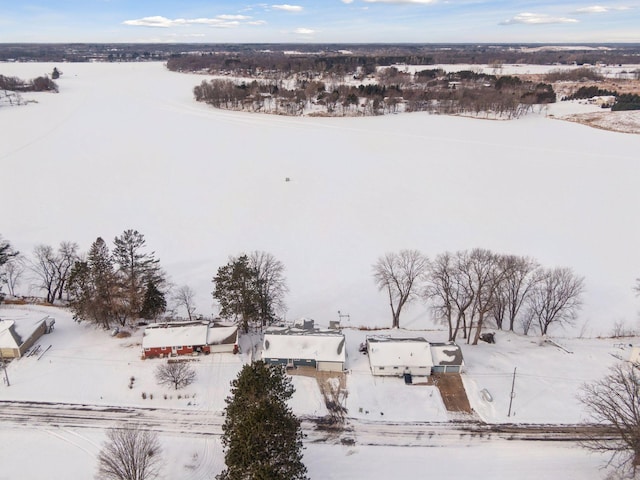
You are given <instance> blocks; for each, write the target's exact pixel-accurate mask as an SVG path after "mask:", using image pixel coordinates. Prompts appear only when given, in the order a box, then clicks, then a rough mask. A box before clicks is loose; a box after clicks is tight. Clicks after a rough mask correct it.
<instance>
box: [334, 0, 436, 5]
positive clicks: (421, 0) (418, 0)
mask: <svg viewBox="0 0 640 480" xmlns="http://www.w3.org/2000/svg"><path fill="white" fill-rule="evenodd" d="M342 1H344V0H342ZM364 1H365V2H366V3H395V4H405V5H407V4H414V5H416V4H421V5H428V4H430V3H436V1H437V0H364Z"/></svg>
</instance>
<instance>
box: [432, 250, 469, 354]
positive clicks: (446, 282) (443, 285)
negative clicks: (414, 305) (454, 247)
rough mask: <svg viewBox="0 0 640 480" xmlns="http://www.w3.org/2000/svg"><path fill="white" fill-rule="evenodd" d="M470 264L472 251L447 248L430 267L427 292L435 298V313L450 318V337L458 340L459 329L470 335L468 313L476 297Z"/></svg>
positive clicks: (447, 319) (448, 320)
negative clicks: (453, 250) (453, 251)
mask: <svg viewBox="0 0 640 480" xmlns="http://www.w3.org/2000/svg"><path fill="white" fill-rule="evenodd" d="M470 264H471V259H470V255H469V252H467V251H459V252H456V253H454V254H451V253H449V252H447V253H444V254H440V255H438V256H437V257H436V259H435V260H434V262H433V264H431V266H430V268H429V272H428V273H429V274H428V276H427V288H426V290H425V296H426V298H427V299H428V300H430V301H432V302H433V304H434V308H435V312H436V314H437V315H438V316H439V317H440V318H442V319H443V320H444V321H446V322H447V324H448V327H449V340H450V341H455V340H456V337H457V336H458V333H459V332H460V329H462V334H463V337H464V338H467V336H468V335H467V314H468V313H469V312H470V311H471V306H472V305H473V302H474V299H475V291H474V285H473V279H472V278H471V276H470ZM469 334H470V332H469Z"/></svg>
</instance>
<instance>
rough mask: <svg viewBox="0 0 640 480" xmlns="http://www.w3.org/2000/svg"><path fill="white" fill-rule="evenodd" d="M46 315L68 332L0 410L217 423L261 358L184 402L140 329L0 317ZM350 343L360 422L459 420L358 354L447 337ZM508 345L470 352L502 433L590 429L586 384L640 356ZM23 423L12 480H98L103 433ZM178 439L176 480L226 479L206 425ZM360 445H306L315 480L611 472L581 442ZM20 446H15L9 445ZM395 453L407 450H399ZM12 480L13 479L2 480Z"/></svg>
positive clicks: (203, 364)
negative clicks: (79, 411) (49, 409)
mask: <svg viewBox="0 0 640 480" xmlns="http://www.w3.org/2000/svg"><path fill="white" fill-rule="evenodd" d="M45 315H49V316H51V317H54V318H55V320H56V323H55V330H54V331H53V332H52V333H51V334H47V335H44V336H43V337H42V338H41V339H40V341H39V342H38V343H39V345H40V349H39V350H38V352H39V353H38V354H36V355H32V356H25V357H23V358H21V359H19V360H14V361H12V362H11V363H10V364H9V366H8V368H7V374H8V376H9V379H10V383H11V386H10V387H7V386H6V385H2V384H0V400H3V401H7V400H10V401H11V400H13V401H28V402H58V403H66V404H86V405H98V406H103V407H146V408H153V409H159V410H160V411H162V410H163V409H178V410H181V411H184V412H189V413H191V414H204V415H211V416H212V417H215V418H218V419H220V421H221V413H222V410H223V408H224V406H225V403H224V399H225V398H226V397H227V395H228V394H229V383H230V381H231V380H232V379H233V378H235V376H236V375H237V372H238V371H239V369H240V368H241V366H242V364H243V363H244V362H249V361H250V357H251V355H250V350H251V349H250V348H249V347H248V344H250V342H251V341H250V339H248V338H246V337H245V338H243V339H242V342H241V344H243V345H244V348H243V352H242V353H240V354H239V355H233V354H212V355H208V356H199V357H197V358H196V361H194V362H193V363H192V365H193V367H194V368H195V369H196V371H197V379H196V381H195V382H194V384H192V385H190V386H189V387H187V388H185V389H183V390H180V391H178V392H176V391H174V390H171V389H168V388H163V387H159V386H158V385H156V382H155V380H154V370H155V368H156V366H157V365H159V364H161V363H162V362H164V361H165V360H162V359H151V360H142V359H141V346H140V341H141V338H142V335H141V334H142V331H141V330H140V329H136V330H132V331H131V333H132V335H131V336H130V337H127V338H117V337H112V336H111V335H110V333H109V332H106V331H104V330H102V329H99V328H96V327H94V326H93V325H89V324H86V323H81V324H78V323H76V322H74V321H73V319H72V316H71V314H70V313H69V312H68V311H66V310H64V309H60V308H54V307H42V306H6V305H3V306H2V307H0V318H2V319H11V320H13V321H15V322H17V323H19V322H21V321H26V322H30V321H33V320H34V319H37V318H42V317H43V316H45ZM344 333H345V336H346V339H347V355H348V356H347V365H346V367H347V371H348V373H347V394H346V396H345V398H346V400H345V405H346V407H347V408H348V412H347V418H348V420H347V421H348V422H349V421H354V422H365V424H367V425H375V424H380V425H381V426H383V428H387V429H388V431H390V432H392V431H393V425H395V424H413V423H420V424H424V423H425V422H446V421H447V420H450V419H459V418H458V417H456V416H453V417H452V416H450V414H448V413H447V412H446V410H445V409H444V406H443V403H442V399H441V398H440V394H439V392H438V390H437V388H435V387H433V386H427V385H405V384H404V381H403V380H402V379H401V378H379V377H373V376H372V375H371V372H370V369H369V363H368V357H367V356H366V355H363V354H361V353H359V352H358V345H359V344H360V343H361V342H362V341H364V340H365V338H366V336H367V335H371V334H373V335H385V334H388V335H393V336H422V337H425V338H427V339H429V340H431V341H439V340H442V339H444V335H445V332H443V331H441V330H427V331H425V330H419V331H411V330H396V331H390V330H376V331H362V330H358V329H346V330H345V331H344ZM496 337H497V343H496V344H493V345H489V344H481V345H478V346H470V345H466V344H464V343H463V342H460V345H461V346H462V348H463V351H464V356H465V362H466V367H465V373H464V374H463V380H464V383H465V385H466V388H467V392H468V394H469V400H470V402H471V405H472V407H473V408H474V409H475V410H476V412H477V413H478V415H479V416H480V417H481V418H482V419H484V420H486V421H488V422H498V423H500V422H514V423H574V422H580V421H581V420H582V419H584V412H583V410H582V408H581V406H580V404H579V402H578V401H577V398H576V395H577V393H578V389H579V387H580V385H582V384H583V383H585V382H589V381H592V380H595V379H598V378H600V377H601V376H602V375H603V374H604V372H605V371H606V369H607V368H608V366H609V365H611V364H613V363H615V362H617V361H619V358H628V355H629V353H630V348H629V344H631V343H633V342H634V341H636V342H637V341H638V339H635V338H625V339H623V340H619V339H566V338H565V339H555V340H556V343H557V344H558V345H559V347H558V346H555V345H552V344H550V343H548V342H547V343H544V344H542V343H541V342H540V339H539V338H534V337H522V336H517V335H513V334H509V333H506V332H498V333H497V336H496ZM35 348H36V347H34V349H35ZM568 352H571V353H568ZM515 367H517V375H516V383H515V392H516V397H515V398H514V401H513V409H512V412H511V413H512V415H511V417H507V413H508V404H509V398H510V390H511V384H512V378H513V369H514V368H515ZM132 376H133V377H134V378H135V381H134V383H133V388H129V383H130V377H132ZM292 380H293V383H294V386H295V388H296V393H295V394H294V397H293V399H292V401H291V406H292V408H293V410H294V412H295V413H296V414H297V415H300V416H304V417H320V416H324V415H326V414H327V409H326V407H325V405H324V403H323V399H322V395H321V393H320V391H319V388H318V385H317V382H316V380H315V379H313V378H310V377H305V376H293V377H292ZM482 389H486V390H487V391H488V392H489V393H490V394H491V397H492V398H493V401H491V402H488V401H487V400H486V397H485V396H483V395H481V394H480V391H481V390H482ZM142 392H145V393H146V394H147V398H146V399H143V398H142ZM151 395H152V396H153V398H150V397H151ZM159 415H161V416H162V415H163V414H162V413H160V414H159ZM167 415H169V411H168V410H167ZM155 418H157V417H155ZM21 425H22V426H18V425H12V424H7V425H4V424H3V428H2V429H0V443H1V444H2V445H4V447H3V448H2V449H0V464H1V465H3V468H4V470H3V473H2V474H3V475H4V474H7V473H6V472H9V473H13V475H9V476H8V477H6V478H15V477H16V475H18V473H20V474H21V475H22V476H21V478H34V479H35V478H43V475H44V476H45V477H46V478H54V479H55V478H68V477H69V476H71V477H73V478H89V477H90V476H91V475H92V473H93V471H94V470H95V467H96V463H95V462H96V455H97V453H98V452H99V449H100V444H101V442H102V441H103V440H104V432H103V431H101V430H96V429H95V427H90V428H80V427H74V426H71V425H69V426H66V427H54V426H47V425H45V426H42V425H39V426H38V425H31V426H29V424H28V423H27V424H26V425H25V424H21ZM90 425H92V424H90ZM176 428H179V427H176ZM172 432H173V431H164V432H163V433H161V434H160V436H161V439H162V441H163V444H164V445H165V455H166V458H167V467H166V470H165V473H166V475H167V476H166V478H190V479H198V478H210V476H211V474H212V472H213V473H214V474H215V473H217V472H219V471H220V470H221V469H222V468H223V464H224V458H223V451H222V448H221V445H220V443H219V439H218V438H217V437H212V436H202V435H199V434H198V427H197V425H194V426H193V432H192V434H190V433H189V432H184V433H182V434H175V433H172ZM355 435H356V437H357V438H356V444H355V445H351V446H343V445H340V443H339V442H338V443H335V444H323V443H317V442H316V441H312V440H313V439H310V441H309V442H307V444H306V448H307V449H306V451H305V463H306V464H307V465H308V467H309V470H310V473H311V474H312V478H335V479H350V478H365V477H366V478H372V479H377V478H386V477H387V476H388V475H386V474H385V473H384V472H387V473H388V472H392V471H393V472H399V473H398V475H400V474H402V475H403V476H406V475H409V476H410V475H411V472H412V471H413V469H415V468H417V466H418V465H420V464H423V463H424V462H425V461H426V462H427V463H428V464H430V465H433V464H434V463H437V464H438V466H437V467H433V466H432V467H431V470H432V471H435V472H440V473H442V474H444V473H448V472H450V473H451V474H452V475H453V476H454V477H456V478H466V477H468V476H469V475H472V474H473V473H474V472H482V476H483V478H484V475H485V473H486V472H494V474H495V475H498V477H497V478H510V473H509V472H514V471H517V470H518V469H522V471H523V472H524V473H523V475H524V478H540V477H539V475H541V474H543V477H544V478H593V479H596V478H601V475H600V473H601V472H598V471H597V470H596V469H595V467H596V466H597V465H600V464H602V462H603V458H602V457H601V456H591V455H589V454H587V452H585V451H584V450H581V449H580V448H579V447H578V446H576V445H572V444H565V443H561V444H560V445H559V446H558V445H549V444H547V443H545V442H533V443H532V442H525V443H523V442H517V441H506V440H503V439H499V438H494V439H489V438H485V437H475V436H471V435H466V436H465V435H462V434H461V435H457V434H456V435H454V436H452V437H451V436H443V437H439V436H438V435H437V434H436V435H435V436H434V438H433V439H432V440H431V444H430V446H429V447H426V446H424V443H420V442H418V441H417V439H416V443H417V444H418V445H417V446H415V447H411V448H407V447H408V446H409V445H411V443H412V441H411V439H410V438H409V439H408V440H406V442H408V444H404V448H403V447H398V446H395V447H392V446H382V445H381V442H380V438H378V437H375V438H374V437H371V438H369V437H368V436H367V434H366V433H365V434H362V433H360V434H359V433H358V431H357V430H356V433H355ZM9 438H11V439H13V440H12V441H11V442H8V441H7V439H9ZM382 443H383V444H384V445H393V444H394V443H393V442H392V441H391V439H389V440H388V443H387V442H382ZM9 445H10V446H9ZM27 446H29V449H35V450H36V451H39V452H46V454H45V453H41V455H44V458H46V462H26V463H25V461H24V459H25V453H24V452H25V451H27V450H25V448H27ZM434 447H435V448H434ZM28 451H31V450H28ZM463 452H464V453H463ZM525 452H526V453H525ZM460 455H463V456H464V457H465V458H466V461H465V462H452V461H451V459H453V458H458V456H460ZM380 457H390V458H393V459H394V460H396V461H397V464H396V463H395V462H391V463H393V464H394V466H393V467H392V466H390V465H388V464H389V463H390V462H389V460H388V459H387V460H386V461H385V460H383V459H382V458H380ZM540 458H545V459H547V461H545V462H544V463H545V465H544V466H541V465H540V466H538V465H536V464H537V462H538V461H539V459H540ZM447 459H448V460H447ZM536 459H537V460H536ZM43 463H46V467H45V466H44V465H43ZM69 465H73V467H72V468H71V467H69ZM22 468H24V469H25V470H24V471H23V470H21V469H22ZM541 469H542V470H541ZM566 470H571V471H572V473H571V475H575V476H574V477H566V476H565V475H566ZM44 472H49V475H48V476H47V475H45V473H44ZM534 472H536V473H535V475H538V476H537V477H534ZM65 475H66V477H65ZM207 475H209V477H207ZM527 475H530V476H529V477H528V476H527ZM18 476H20V475H18ZM0 478H3V477H2V476H1V475H0Z"/></svg>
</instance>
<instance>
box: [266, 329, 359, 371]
mask: <svg viewBox="0 0 640 480" xmlns="http://www.w3.org/2000/svg"><path fill="white" fill-rule="evenodd" d="M262 359H263V360H264V361H265V362H267V363H271V364H276V365H285V366H286V367H288V368H294V367H299V366H309V367H314V368H316V369H317V370H319V371H328V372H341V371H342V370H344V363H345V360H346V349H345V338H344V335H343V334H342V332H340V331H336V330H320V329H316V328H314V327H313V320H311V321H306V322H305V323H304V325H300V326H294V327H269V328H268V329H267V330H266V331H265V334H264V340H263V343H262Z"/></svg>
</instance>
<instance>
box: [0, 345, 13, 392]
mask: <svg viewBox="0 0 640 480" xmlns="http://www.w3.org/2000/svg"><path fill="white" fill-rule="evenodd" d="M0 362H1V363H2V368H3V370H4V379H5V381H6V382H7V387H10V386H11V384H10V383H9V375H8V374H7V364H6V363H4V357H3V356H2V348H1V347H0Z"/></svg>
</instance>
